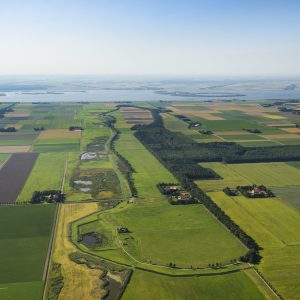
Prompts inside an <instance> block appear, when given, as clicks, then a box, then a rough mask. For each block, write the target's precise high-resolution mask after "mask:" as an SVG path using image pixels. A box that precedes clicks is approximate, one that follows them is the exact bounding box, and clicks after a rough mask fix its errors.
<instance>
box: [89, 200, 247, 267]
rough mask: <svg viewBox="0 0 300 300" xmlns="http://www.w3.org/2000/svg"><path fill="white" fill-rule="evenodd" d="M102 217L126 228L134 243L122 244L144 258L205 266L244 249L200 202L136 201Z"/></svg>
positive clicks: (136, 255) (141, 259) (240, 253)
mask: <svg viewBox="0 0 300 300" xmlns="http://www.w3.org/2000/svg"><path fill="white" fill-rule="evenodd" d="M141 216H142V217H141ZM103 218H104V220H105V222H109V223H111V224H115V226H125V227H127V228H129V230H130V231H131V232H132V235H133V236H134V239H135V244H136V247H133V245H131V244H128V247H127V246H125V248H126V249H127V251H128V252H129V253H132V255H133V256H135V257H136V258H137V259H139V260H140V261H144V262H149V261H151V262H152V263H155V264H159V265H164V266H165V265H167V264H168V263H169V262H173V263H175V264H176V265H177V266H179V267H185V268H189V267H190V266H191V265H192V266H194V267H207V266H208V264H210V263H216V262H220V263H228V262H230V260H231V259H235V258H236V259H237V258H239V256H240V255H243V254H244V253H245V251H246V249H245V247H244V246H243V245H242V244H241V243H240V242H239V241H238V240H236V239H235V238H234V237H233V236H232V235H231V234H230V233H229V232H228V231H227V230H225V228H224V227H223V225H221V224H220V223H218V222H217V221H216V219H215V218H214V217H213V216H212V215H211V214H210V213H209V212H208V211H207V210H206V209H205V208H204V207H203V206H201V205H186V206H176V205H170V204H169V203H167V202H164V203H157V204H156V205H154V204H147V203H139V204H137V205H133V206H131V207H128V208H127V209H124V210H120V211H119V212H112V213H111V214H105V215H104V216H103ZM158 220H159V221H158ZM99 226H102V224H101V222H100V224H99ZM95 228H97V226H95ZM100 232H101V231H100ZM216 245H218V247H216ZM166 249H168V250H167V251H166Z"/></svg>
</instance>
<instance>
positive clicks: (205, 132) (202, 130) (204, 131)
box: [199, 129, 213, 135]
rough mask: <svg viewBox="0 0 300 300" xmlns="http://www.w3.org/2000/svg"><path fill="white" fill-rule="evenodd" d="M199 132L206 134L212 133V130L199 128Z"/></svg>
mask: <svg viewBox="0 0 300 300" xmlns="http://www.w3.org/2000/svg"><path fill="white" fill-rule="evenodd" d="M199 132H200V133H201V134H207V135H209V134H213V131H211V130H207V129H201V130H199Z"/></svg>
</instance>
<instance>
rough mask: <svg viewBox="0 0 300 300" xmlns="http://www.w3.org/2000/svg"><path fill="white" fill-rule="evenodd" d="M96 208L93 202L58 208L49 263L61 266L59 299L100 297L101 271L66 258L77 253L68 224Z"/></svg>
mask: <svg viewBox="0 0 300 300" xmlns="http://www.w3.org/2000/svg"><path fill="white" fill-rule="evenodd" d="M97 209H98V206H97V204H96V203H86V204H65V205H60V209H59V215H58V224H57V229H56V235H55V241H54V248H53V249H54V250H53V256H52V262H55V263H59V264H61V266H62V274H63V277H64V286H63V289H62V291H61V293H60V295H59V298H58V299H59V300H69V299H70V300H74V299H88V300H98V299H100V295H102V294H103V289H102V284H103V281H101V279H100V276H101V275H102V272H101V271H100V270H99V269H90V268H88V267H86V266H85V265H84V264H82V265H80V264H76V263H74V262H73V261H71V260H70V259H69V254H71V253H73V252H76V251H77V249H76V247H75V246H74V245H73V244H72V243H71V241H70V239H69V224H70V223H71V222H73V221H75V220H77V219H79V218H81V217H83V216H85V215H88V214H90V213H92V212H95V211H96V210H97Z"/></svg>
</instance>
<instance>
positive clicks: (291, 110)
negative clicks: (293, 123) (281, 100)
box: [277, 106, 300, 115]
mask: <svg viewBox="0 0 300 300" xmlns="http://www.w3.org/2000/svg"><path fill="white" fill-rule="evenodd" d="M277 109H278V110H279V111H281V112H285V113H292V114H295V115H300V110H298V109H295V108H288V107H286V106H279V107H277Z"/></svg>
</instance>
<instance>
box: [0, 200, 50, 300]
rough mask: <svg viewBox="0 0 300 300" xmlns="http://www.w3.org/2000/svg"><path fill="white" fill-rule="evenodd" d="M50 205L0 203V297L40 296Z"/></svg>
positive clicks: (38, 297)
mask: <svg viewBox="0 0 300 300" xmlns="http://www.w3.org/2000/svg"><path fill="white" fill-rule="evenodd" d="M54 211H55V206H54V205H34V206H11V207H0V225H1V226H0V242H1V247H0V264H1V273H0V299H17V300H19V299H20V300H21V299H28V300H29V299H31V300H39V299H41V294H42V289H43V283H42V275H43V270H44V264H45V258H46V254H47V249H48V243H49V237H50V233H51V228H52V222H53V216H54Z"/></svg>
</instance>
